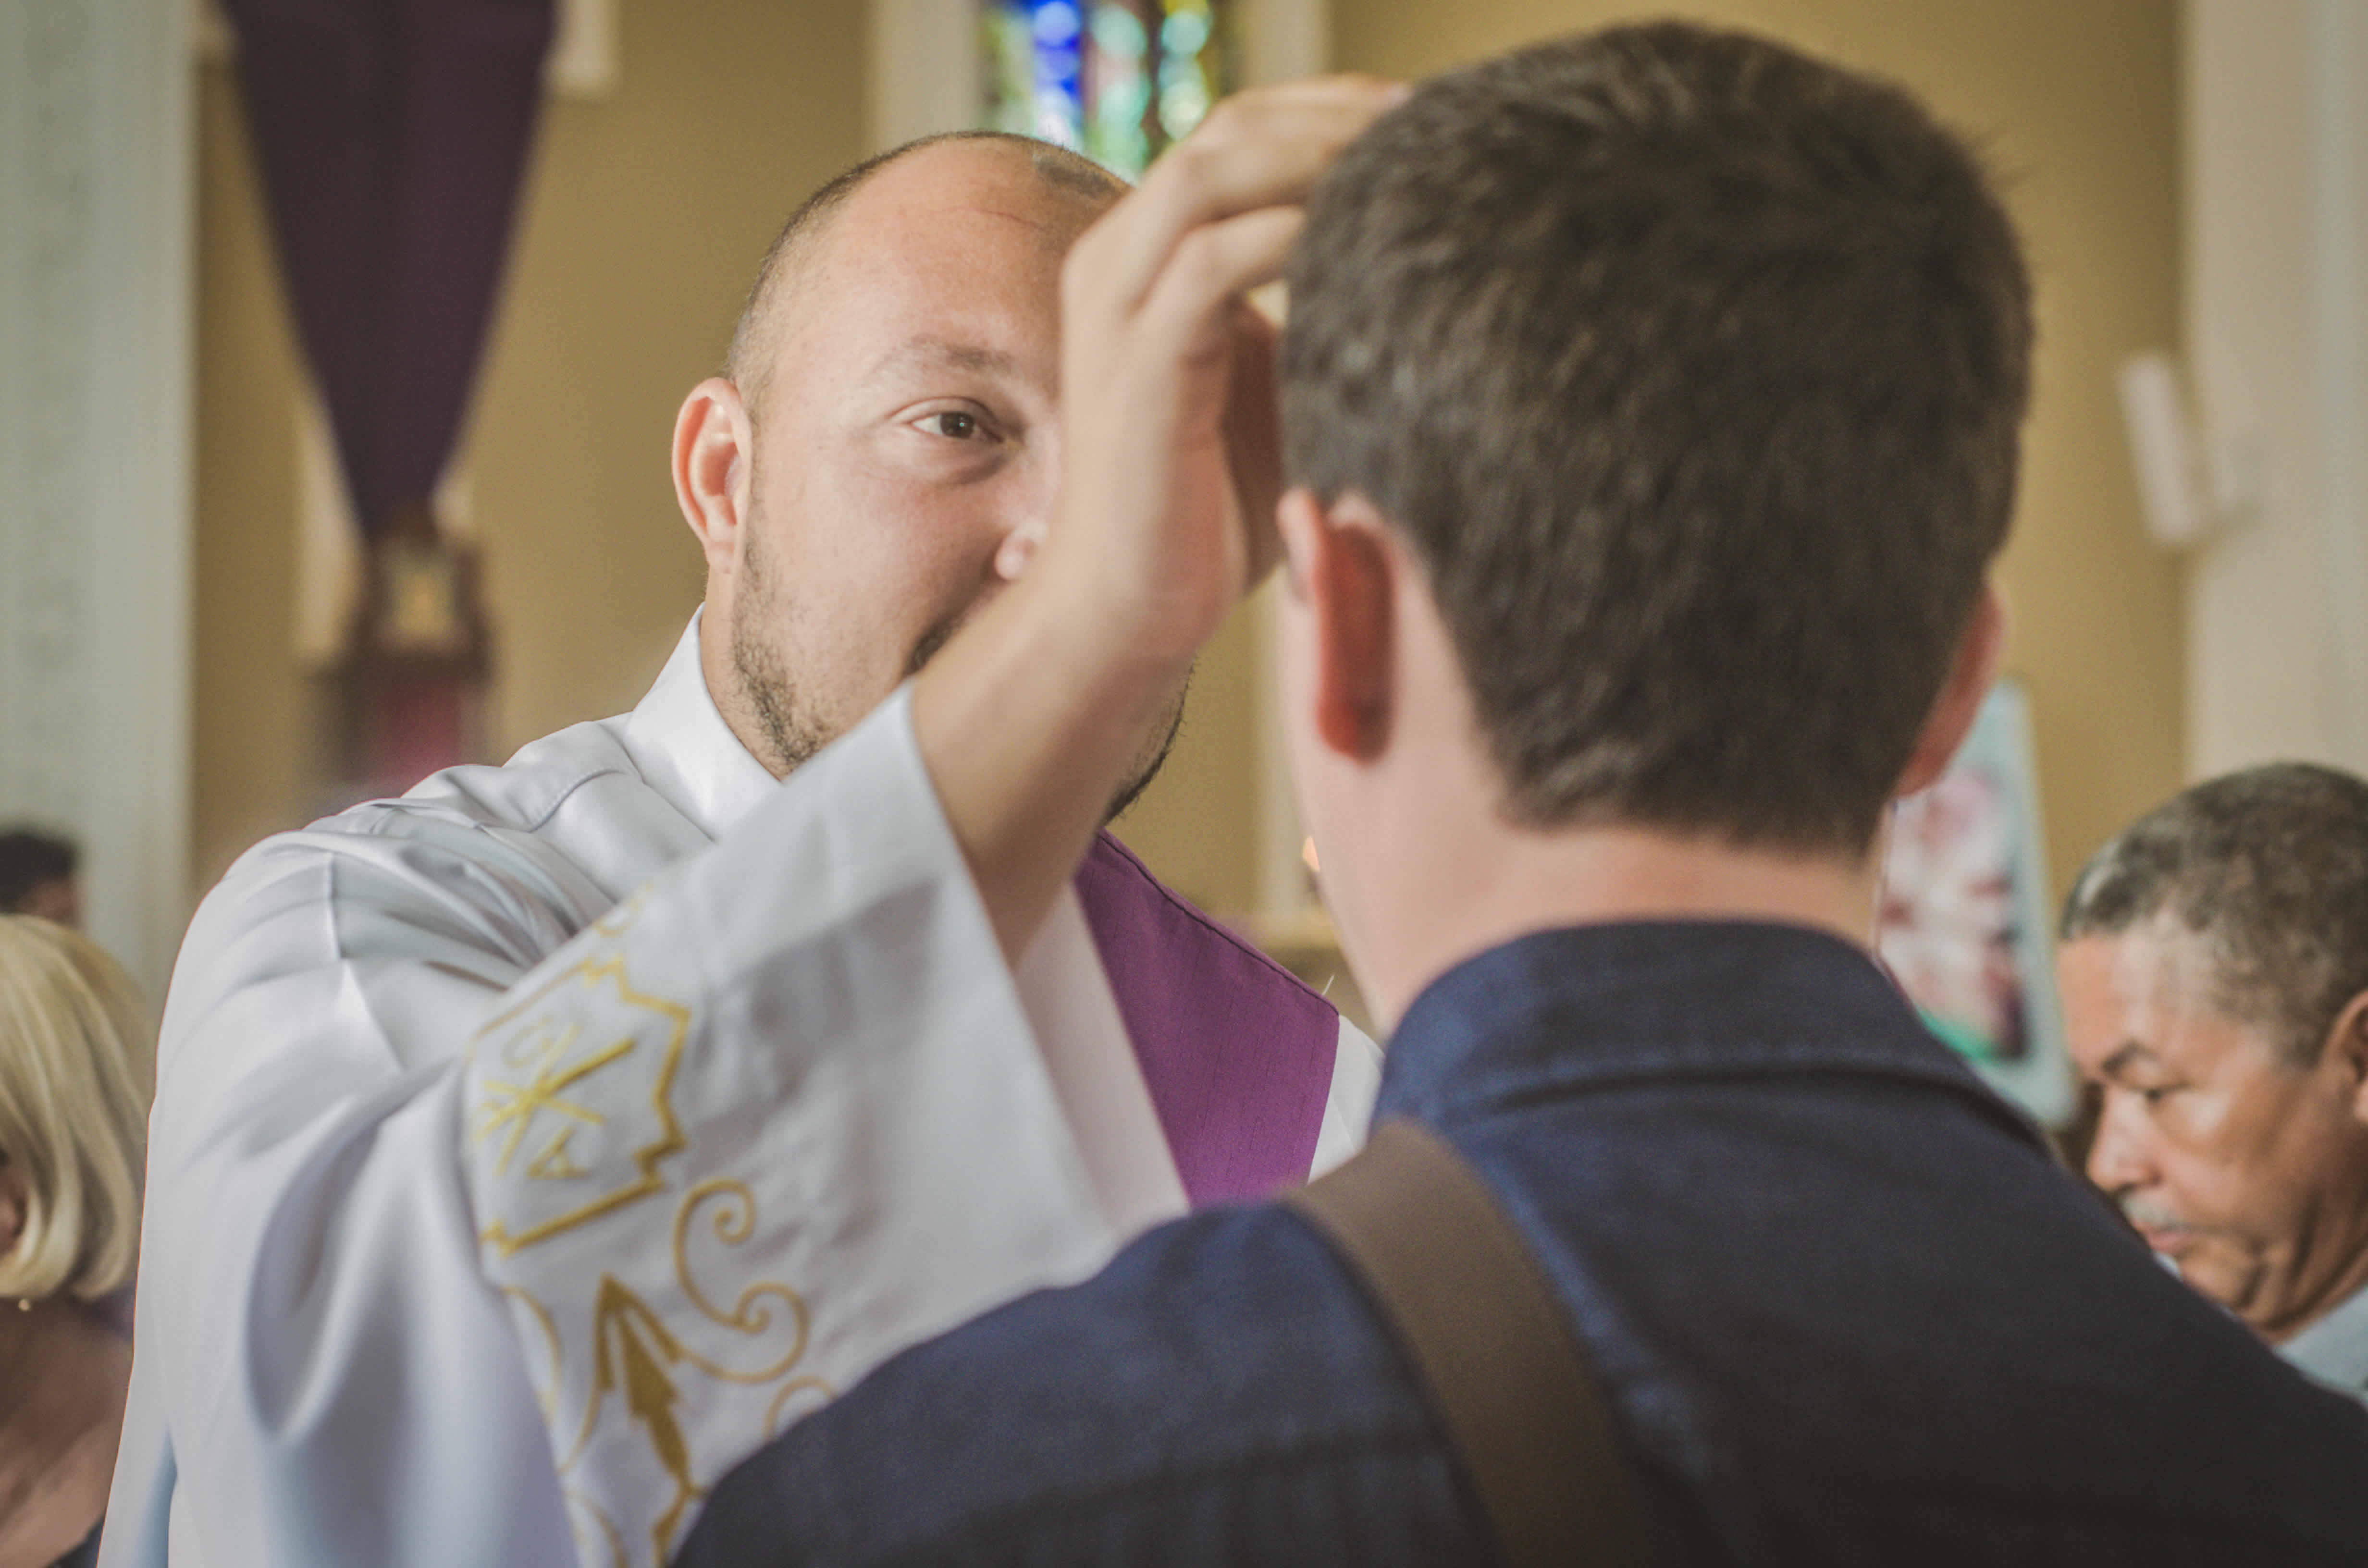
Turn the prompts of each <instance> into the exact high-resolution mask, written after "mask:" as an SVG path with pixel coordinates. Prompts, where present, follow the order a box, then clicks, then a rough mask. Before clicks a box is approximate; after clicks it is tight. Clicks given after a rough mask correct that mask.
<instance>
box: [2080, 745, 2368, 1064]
mask: <svg viewBox="0 0 2368 1568" xmlns="http://www.w3.org/2000/svg"><path fill="white" fill-rule="evenodd" d="M2163 916H2169V918H2170V919H2171V920H2172V921H2174V922H2176V923H2177V926H2179V928H2180V929H2183V930H2185V931H2187V932H2189V933H2191V934H2192V935H2193V936H2195V937H2200V938H2202V940H2203V945H2204V946H2203V951H2204V955H2205V959H2206V961H2207V963H2208V964H2209V965H2210V971H2211V976H2210V981H2209V984H2210V988H2211V996H2210V998H2209V1000H2210V1002H2211V1004H2212V1006H2214V1008H2215V1009H2216V1010H2217V1011H2219V1012H2221V1013H2223V1014H2225V1015H2226V1016H2227V1017H2232V1018H2235V1019H2237V1021H2238V1022H2240V1023H2245V1024H2249V1025H2251V1026H2253V1027H2254V1028H2259V1029H2261V1030H2263V1031H2265V1032H2266V1033H2267V1034H2268V1036H2269V1037H2270V1040H2271V1044H2273V1045H2274V1046H2276V1047H2277V1049H2278V1050H2279V1051H2281V1052H2283V1055H2284V1056H2285V1058H2286V1060H2287V1061H2288V1062H2293V1063H2294V1064H2296V1065H2305V1066H2306V1065H2308V1064H2309V1063H2311V1062H2316V1061H2317V1060H2318V1055H2319V1051H2320V1048H2321V1047H2322V1046H2323V1045H2324V1044H2325V1043H2326V1040H2327V1036H2328V1031H2329V1030H2330V1029H2332V1028H2334V1027H2335V1020H2336V1019H2337V1018H2338V1017H2340V1016H2341V1015H2342V1012H2343V1009H2344V1008H2345V1007H2346V1006H2349V1005H2350V1004H2351V999H2352V998H2353V997H2355V996H2357V995H2359V994H2361V992H2362V991H2368V783H2363V782H2362V781H2361V780H2360V779H2358V778H2353V777H2352V776H2351V774H2349V773H2343V772H2340V771H2338V770H2337V769H2335V768H2332V767H2317V766H2316V765H2315V764H2311V763H2302V762H2280V763H2272V764H2270V765H2269V766H2267V767H2252V768H2247V769H2246V770H2245V771H2243V772H2241V773H2231V774H2228V775H2226V776H2225V777H2222V778H2214V779H2210V780H2208V781H2206V782H2204V783H2202V784H2198V785H2196V786H2195V787H2194V788H2192V789H2191V790H2185V791H2183V792H2181V793H2180V794H2178V795H2174V796H2172V797H2171V798H2170V799H2169V801H2165V802H2163V803H2162V804H2161V805H2159V806H2157V807H2156V808H2155V809H2154V810H2153V811H2151V812H2147V813H2146V815H2144V816H2142V817H2140V818H2139V819H2138V820H2137V821H2136V822H2135V823H2133V824H2130V825H2129V826H2128V827H2126V828H2123V830H2122V831H2121V832H2120V833H2119V834H2117V835H2114V837H2113V838H2112V840H2111V841H2110V842H2108V843H2107V844H2106V845H2105V846H2104V847H2103V848H2102V849H2100V850H2098V851H2097V853H2096V855H2095V857H2094V858H2091V859H2090V860H2089V864H2088V866H2087V867H2086V868H2085V869H2083V870H2082V871H2081V873H2080V878H2079V881H2076V882H2075V883H2073V884H2072V892H2071V895H2070V896H2069V897H2068V898H2066V900H2065V903H2064V920H2063V923H2062V926H2061V927H2060V928H2059V932H2058V934H2059V935H2060V936H2061V937H2063V939H2064V940H2066V941H2067V942H2069V941H2077V940H2078V939H2079V938H2080V937H2118V936H2120V935H2122V934H2123V933H2124V932H2126V931H2128V930H2130V929H2131V928H2132V927H2134V926H2143V925H2147V924H2150V923H2152V922H2153V921H2155V920H2157V919H2158V918H2161V917H2163Z"/></svg>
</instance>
